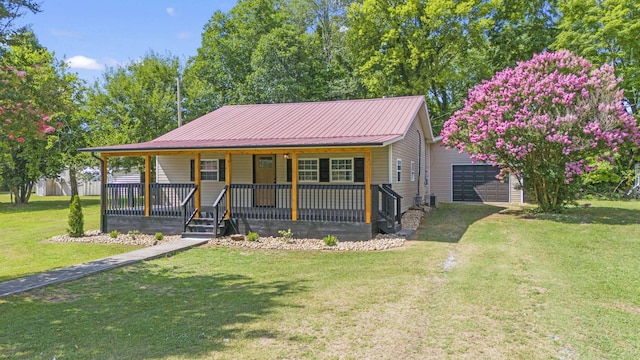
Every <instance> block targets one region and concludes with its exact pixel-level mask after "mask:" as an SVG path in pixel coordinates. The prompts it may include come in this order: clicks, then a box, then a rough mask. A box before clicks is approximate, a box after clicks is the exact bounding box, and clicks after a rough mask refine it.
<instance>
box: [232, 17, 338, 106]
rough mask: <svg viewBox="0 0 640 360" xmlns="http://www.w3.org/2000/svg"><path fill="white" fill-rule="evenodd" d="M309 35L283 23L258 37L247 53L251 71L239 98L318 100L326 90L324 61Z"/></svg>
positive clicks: (282, 100) (248, 100) (279, 100)
mask: <svg viewBox="0 0 640 360" xmlns="http://www.w3.org/2000/svg"><path fill="white" fill-rule="evenodd" d="M318 45H319V44H318V42H316V41H315V39H314V37H313V35H311V34H307V33H304V32H302V33H301V32H300V31H299V30H298V29H296V28H295V27H294V26H292V25H284V26H282V27H280V28H276V29H273V30H271V31H270V32H269V33H268V34H265V35H263V36H262V37H260V40H259V41H258V44H257V45H256V49H255V51H254V52H253V54H252V55H251V70H252V71H251V73H250V74H249V75H248V76H247V79H246V81H245V83H244V88H245V89H246V90H245V94H244V96H243V97H242V99H241V101H242V102H248V103H271V102H294V101H310V100H321V99H323V98H324V97H325V96H326V94H327V93H328V90H329V88H328V85H327V83H326V81H324V80H325V78H324V77H323V75H325V74H327V73H326V72H325V71H326V69H327V66H326V64H325V63H324V62H323V59H322V58H321V57H320V56H317V55H318V54H320V52H321V48H320V46H318Z"/></svg>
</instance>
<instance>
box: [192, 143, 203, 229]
mask: <svg viewBox="0 0 640 360" xmlns="http://www.w3.org/2000/svg"><path fill="white" fill-rule="evenodd" d="M200 166H201V165H200V153H199V152H197V153H196V154H195V159H194V160H193V173H194V174H193V175H194V181H195V183H196V193H195V196H196V209H197V211H196V215H195V217H196V218H199V217H200V211H201V210H202V208H201V205H202V204H201V201H200V194H202V179H201V175H202V173H201V172H200Z"/></svg>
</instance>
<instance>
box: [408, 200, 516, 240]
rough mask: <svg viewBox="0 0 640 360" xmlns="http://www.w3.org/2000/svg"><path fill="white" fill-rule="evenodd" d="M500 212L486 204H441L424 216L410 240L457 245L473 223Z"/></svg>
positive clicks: (495, 207) (501, 208) (499, 208)
mask: <svg viewBox="0 0 640 360" xmlns="http://www.w3.org/2000/svg"><path fill="white" fill-rule="evenodd" d="M502 210H504V208H503V207H500V206H493V205H486V204H452V203H443V204H440V205H438V207H437V208H436V209H435V210H432V212H431V213H430V214H428V215H426V216H425V218H424V219H423V220H422V223H421V224H420V226H419V227H418V230H416V232H415V233H414V234H413V236H412V237H411V240H419V241H437V242H446V243H457V242H459V241H460V239H461V238H462V236H463V235H464V234H465V232H466V231H467V229H468V228H469V226H471V225H472V224H473V223H475V222H476V221H478V220H481V219H484V218H486V217H488V216H491V215H493V214H496V213H498V212H500V211H502Z"/></svg>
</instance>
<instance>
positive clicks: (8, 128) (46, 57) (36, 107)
mask: <svg viewBox="0 0 640 360" xmlns="http://www.w3.org/2000/svg"><path fill="white" fill-rule="evenodd" d="M12 42H13V44H12V45H11V46H10V47H9V48H8V49H6V51H5V53H4V54H3V56H2V58H0V77H2V79H1V80H2V81H0V94H1V95H0V113H2V117H3V121H2V123H0V179H1V180H2V182H3V183H4V184H5V185H6V186H8V187H9V188H10V189H11V191H12V193H13V194H15V203H16V204H27V203H28V202H29V198H30V196H31V192H32V190H33V186H34V184H35V183H36V182H37V181H38V179H40V178H41V177H45V176H49V177H55V176H57V174H58V173H59V172H60V171H61V170H62V168H63V167H64V166H63V163H62V149H61V143H60V141H59V140H60V138H59V137H58V136H57V133H58V132H59V131H60V129H61V128H64V127H65V126H66V125H65V124H66V119H67V116H68V115H69V114H70V113H71V112H72V107H73V103H74V95H75V94H76V92H77V89H78V84H79V83H78V80H77V78H76V76H75V75H70V74H68V73H67V72H66V68H65V65H64V63H62V62H61V61H57V60H56V59H55V58H54V56H53V54H51V53H50V52H48V51H47V49H46V48H44V47H42V46H41V45H40V44H39V43H38V41H37V39H36V37H35V35H33V34H32V33H29V32H26V33H22V34H20V35H19V36H14V37H13V38H12Z"/></svg>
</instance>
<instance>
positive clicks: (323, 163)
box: [319, 159, 331, 182]
mask: <svg viewBox="0 0 640 360" xmlns="http://www.w3.org/2000/svg"><path fill="white" fill-rule="evenodd" d="M319 164H320V182H329V180H330V179H331V177H330V175H329V171H330V169H329V159H320V161H319Z"/></svg>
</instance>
